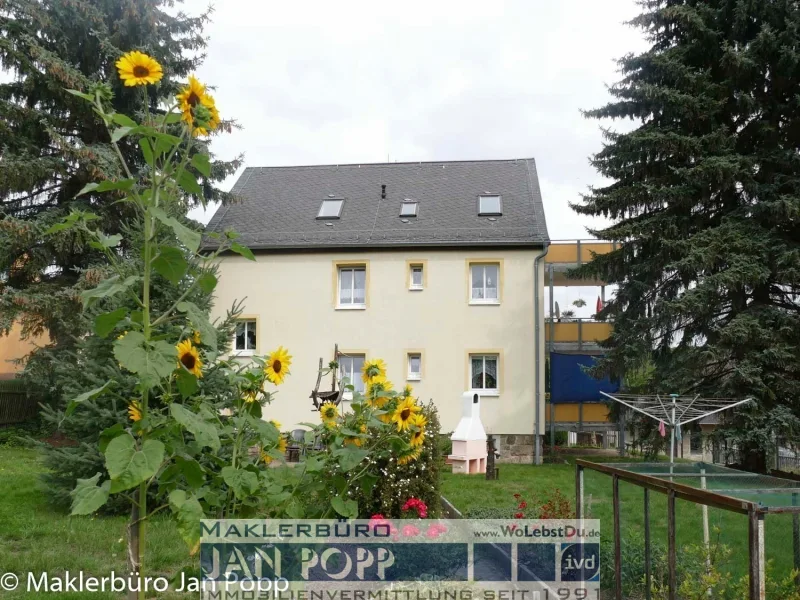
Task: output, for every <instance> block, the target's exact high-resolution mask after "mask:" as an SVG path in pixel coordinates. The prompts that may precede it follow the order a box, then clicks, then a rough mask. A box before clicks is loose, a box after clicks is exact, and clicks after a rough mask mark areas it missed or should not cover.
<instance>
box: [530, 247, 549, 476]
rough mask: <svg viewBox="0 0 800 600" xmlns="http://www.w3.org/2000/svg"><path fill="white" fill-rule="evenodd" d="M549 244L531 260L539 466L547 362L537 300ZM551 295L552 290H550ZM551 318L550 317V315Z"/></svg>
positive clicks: (535, 456)
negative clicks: (543, 391) (542, 373)
mask: <svg viewBox="0 0 800 600" xmlns="http://www.w3.org/2000/svg"><path fill="white" fill-rule="evenodd" d="M549 246H550V244H549V243H548V242H545V244H544V249H543V250H542V253H541V254H540V255H539V256H537V257H536V258H535V259H534V260H533V319H534V323H535V324H534V333H533V339H534V346H535V350H534V354H535V355H536V356H535V358H534V364H533V368H534V369H536V371H535V392H534V400H533V403H534V417H533V464H535V465H540V464H542V433H541V429H542V427H541V415H542V410H543V408H544V407H543V406H542V398H543V397H544V394H543V393H542V381H541V377H540V373H541V369H542V364H543V363H544V364H545V365H547V361H546V360H545V358H544V357H545V354H546V352H542V350H543V340H541V339H540V337H541V336H542V334H543V329H540V328H539V323H540V322H541V324H542V327H544V318H542V312H543V311H542V304H543V303H544V298H542V299H541V301H540V299H539V279H540V277H539V261H541V260H542V259H544V257H545V255H547V250H548V248H549ZM542 273H543V272H542ZM541 278H542V279H543V278H544V273H543V274H542V277H541ZM541 291H542V295H544V285H542V288H541ZM550 291H551V294H552V288H551V290H550ZM551 316H552V315H551Z"/></svg>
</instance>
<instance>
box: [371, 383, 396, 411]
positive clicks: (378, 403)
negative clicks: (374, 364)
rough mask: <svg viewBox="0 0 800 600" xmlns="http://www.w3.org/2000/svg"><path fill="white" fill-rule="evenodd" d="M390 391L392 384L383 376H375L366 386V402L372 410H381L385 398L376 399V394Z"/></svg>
mask: <svg viewBox="0 0 800 600" xmlns="http://www.w3.org/2000/svg"><path fill="white" fill-rule="evenodd" d="M391 391H392V382H391V381H389V380H388V379H386V376H385V375H375V376H374V377H373V378H372V379H371V380H370V381H369V383H368V384H367V402H368V403H369V405H370V406H372V407H374V408H383V406H384V405H385V404H386V396H381V397H378V394H380V393H382V392H391Z"/></svg>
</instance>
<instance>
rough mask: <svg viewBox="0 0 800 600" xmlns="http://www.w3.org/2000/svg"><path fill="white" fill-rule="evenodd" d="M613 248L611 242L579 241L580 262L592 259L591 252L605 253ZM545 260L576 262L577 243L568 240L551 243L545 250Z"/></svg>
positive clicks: (550, 261)
mask: <svg viewBox="0 0 800 600" xmlns="http://www.w3.org/2000/svg"><path fill="white" fill-rule="evenodd" d="M613 249H614V244H612V243H611V242H593V241H589V240H587V241H585V242H583V241H582V242H581V262H589V261H590V260H592V252H594V253H595V254H606V253H608V252H611V251H612V250H613ZM544 260H545V262H549V263H576V262H578V244H577V242H569V243H565V244H559V243H557V242H556V243H553V244H550V248H549V249H548V250H547V255H546V256H545V259H544Z"/></svg>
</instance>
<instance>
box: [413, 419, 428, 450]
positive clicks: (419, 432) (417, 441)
mask: <svg viewBox="0 0 800 600" xmlns="http://www.w3.org/2000/svg"><path fill="white" fill-rule="evenodd" d="M411 424H412V425H413V426H414V427H416V428H417V429H416V431H412V432H411V440H409V443H410V444H411V445H412V446H422V444H424V443H425V426H426V425H427V424H428V419H426V418H425V415H423V414H422V413H417V414H416V415H414V417H413V418H412V419H411Z"/></svg>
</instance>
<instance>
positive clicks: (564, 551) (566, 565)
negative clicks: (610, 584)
mask: <svg viewBox="0 0 800 600" xmlns="http://www.w3.org/2000/svg"><path fill="white" fill-rule="evenodd" d="M560 564H561V581H599V580H600V544H561V561H560Z"/></svg>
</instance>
